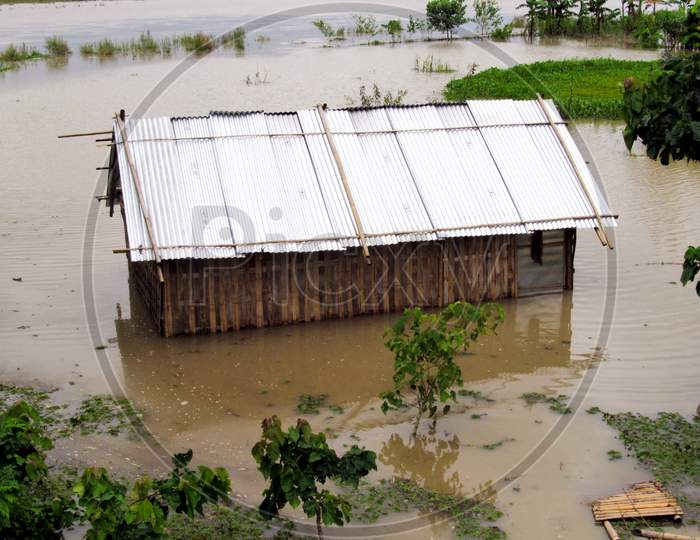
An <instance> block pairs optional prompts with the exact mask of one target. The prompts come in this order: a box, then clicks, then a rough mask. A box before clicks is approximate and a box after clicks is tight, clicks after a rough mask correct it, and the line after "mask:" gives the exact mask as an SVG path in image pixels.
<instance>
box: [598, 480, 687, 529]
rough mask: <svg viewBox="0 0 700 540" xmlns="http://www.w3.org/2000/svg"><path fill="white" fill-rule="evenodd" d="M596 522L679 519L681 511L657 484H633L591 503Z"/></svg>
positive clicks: (668, 494)
mask: <svg viewBox="0 0 700 540" xmlns="http://www.w3.org/2000/svg"><path fill="white" fill-rule="evenodd" d="M592 506H593V517H594V518H595V520H596V521H606V520H612V519H635V518H641V517H656V516H672V517H674V518H678V519H680V518H681V517H682V516H683V509H682V508H681V507H680V505H679V504H678V501H677V500H676V499H675V498H674V497H673V495H671V494H670V493H669V492H668V491H666V490H665V489H663V488H662V487H661V484H659V483H658V482H640V483H639V484H634V485H633V486H632V487H630V488H629V489H626V490H625V491H623V492H622V493H620V494H619V495H613V496H612V497H607V498H605V499H600V500H598V501H594V502H593V503H592Z"/></svg>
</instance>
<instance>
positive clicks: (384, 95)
mask: <svg viewBox="0 0 700 540" xmlns="http://www.w3.org/2000/svg"><path fill="white" fill-rule="evenodd" d="M407 93H408V91H406V90H397V91H396V92H395V93H394V92H392V91H391V90H387V91H385V92H382V91H381V90H380V89H379V86H377V84H376V83H375V84H373V85H372V90H371V91H369V92H368V91H367V87H366V86H365V85H364V84H363V85H362V86H360V105H361V106H362V107H379V106H381V105H401V104H402V103H403V99H404V98H405V97H406V94H407ZM346 99H347V101H348V104H350V105H352V104H354V100H353V99H352V98H349V97H348V98H346Z"/></svg>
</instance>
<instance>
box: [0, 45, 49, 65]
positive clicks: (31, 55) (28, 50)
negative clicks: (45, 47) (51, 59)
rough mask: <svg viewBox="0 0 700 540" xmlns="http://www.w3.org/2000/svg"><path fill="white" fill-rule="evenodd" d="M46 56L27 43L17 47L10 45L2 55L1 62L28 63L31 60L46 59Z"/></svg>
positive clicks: (0, 55)
mask: <svg viewBox="0 0 700 540" xmlns="http://www.w3.org/2000/svg"><path fill="white" fill-rule="evenodd" d="M45 57H46V55H45V54H43V53H41V52H39V51H38V50H37V49H36V48H35V47H31V46H29V45H27V44H26V43H22V44H21V45H19V46H16V45H15V44H14V43H10V44H9V45H8V46H7V48H6V49H5V50H4V51H2V53H0V61H2V62H7V63H9V64H12V63H15V64H16V63H20V62H27V61H29V60H39V59H41V58H45Z"/></svg>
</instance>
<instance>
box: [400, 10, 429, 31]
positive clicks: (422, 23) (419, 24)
mask: <svg viewBox="0 0 700 540" xmlns="http://www.w3.org/2000/svg"><path fill="white" fill-rule="evenodd" d="M428 31H430V23H429V22H428V20H427V19H416V18H414V17H413V16H412V15H409V16H408V23H407V24H406V32H409V33H411V34H415V33H416V32H421V33H424V32H428Z"/></svg>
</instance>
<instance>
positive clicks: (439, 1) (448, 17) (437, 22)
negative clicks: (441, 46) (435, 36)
mask: <svg viewBox="0 0 700 540" xmlns="http://www.w3.org/2000/svg"><path fill="white" fill-rule="evenodd" d="M466 11H467V6H466V5H465V3H464V0H428V3H427V5H426V6H425V14H426V17H427V19H428V24H430V27H431V28H434V29H435V30H437V31H438V32H442V33H443V34H445V35H446V36H447V39H449V40H451V39H452V36H453V33H454V30H455V28H457V27H458V26H460V25H462V24H464V23H466V22H467V16H466Z"/></svg>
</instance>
